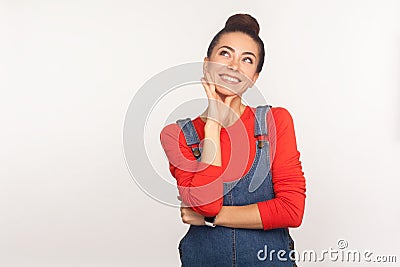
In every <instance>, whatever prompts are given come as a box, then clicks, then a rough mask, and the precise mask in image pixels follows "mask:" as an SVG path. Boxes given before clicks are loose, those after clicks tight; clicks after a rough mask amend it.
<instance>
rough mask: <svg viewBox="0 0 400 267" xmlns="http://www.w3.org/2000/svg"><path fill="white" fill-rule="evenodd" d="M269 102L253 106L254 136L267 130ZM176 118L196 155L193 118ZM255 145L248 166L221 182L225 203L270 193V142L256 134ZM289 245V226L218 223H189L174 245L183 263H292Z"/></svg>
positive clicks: (188, 266) (276, 266) (283, 266)
mask: <svg viewBox="0 0 400 267" xmlns="http://www.w3.org/2000/svg"><path fill="white" fill-rule="evenodd" d="M270 107H271V106H268V105H266V106H258V107H257V108H256V114H255V122H254V123H255V125H254V126H255V127H254V135H255V136H256V137H257V138H259V137H266V136H267V129H268V127H267V120H266V113H267V111H269V109H270ZM177 123H178V125H179V126H180V127H181V129H182V131H183V134H184V135H185V139H186V143H187V145H188V146H189V147H192V151H193V154H194V155H195V156H196V158H197V160H198V161H200V157H201V151H199V150H200V149H199V148H198V146H197V147H196V146H193V145H196V144H197V145H198V144H199V143H200V140H199V137H198V135H197V132H196V130H195V128H194V125H193V123H192V121H191V120H190V119H189V118H188V119H183V120H178V121H177ZM254 145H255V146H256V147H257V148H256V154H255V157H254V160H253V163H252V166H251V167H250V170H249V171H248V172H247V173H246V174H245V175H244V176H243V177H241V178H240V179H238V180H235V181H232V182H224V197H223V205H224V206H242V205H249V204H254V203H257V202H261V201H266V200H269V199H272V198H274V197H275V195H274V190H273V184H272V174H271V171H270V168H269V166H270V155H269V152H270V150H269V145H270V144H269V142H268V141H266V140H265V138H264V140H260V139H258V141H256V142H255V144H254ZM199 152H200V153H199ZM232 153H240V151H232ZM217 216H218V215H217ZM293 249H294V242H293V239H292V238H291V236H290V234H289V230H288V228H276V229H272V230H267V231H265V230H263V229H240V228H229V227H223V226H218V225H217V226H216V227H214V228H213V227H208V226H196V225H190V227H189V229H188V231H187V233H186V234H185V236H184V237H183V238H182V239H181V240H180V242H179V247H178V250H179V255H180V260H181V262H182V266H184V267H196V266H199V267H200V266H201V267H211V266H216V267H217V266H218V267H224V266H230V267H231V266H239V267H241V266H243V267H248V266H271V267H289V266H290V267H293V266H296V264H295V262H294V261H292V260H291V259H290V257H289V253H290V251H291V250H293ZM293 256H294V255H292V258H293Z"/></svg>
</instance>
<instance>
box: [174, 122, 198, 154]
mask: <svg viewBox="0 0 400 267" xmlns="http://www.w3.org/2000/svg"><path fill="white" fill-rule="evenodd" d="M176 123H177V124H178V125H179V127H180V128H181V129H182V131H183V135H184V136H185V140H186V144H187V145H188V146H189V147H190V148H191V149H192V153H193V155H194V156H195V157H196V159H199V158H200V156H201V151H200V149H199V143H200V139H199V136H198V135H197V132H196V129H195V128H194V125H193V122H192V120H191V119H190V118H186V119H180V120H177V121H176Z"/></svg>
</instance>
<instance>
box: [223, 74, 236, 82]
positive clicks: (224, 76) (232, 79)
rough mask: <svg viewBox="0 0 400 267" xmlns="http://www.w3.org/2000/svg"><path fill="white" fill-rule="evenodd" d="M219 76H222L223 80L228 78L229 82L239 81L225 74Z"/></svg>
mask: <svg viewBox="0 0 400 267" xmlns="http://www.w3.org/2000/svg"><path fill="white" fill-rule="evenodd" d="M221 78H223V79H225V80H228V81H231V82H236V83H238V82H239V79H236V78H232V77H229V76H226V75H222V76H221Z"/></svg>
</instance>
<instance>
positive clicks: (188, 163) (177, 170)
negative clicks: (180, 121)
mask: <svg viewBox="0 0 400 267" xmlns="http://www.w3.org/2000/svg"><path fill="white" fill-rule="evenodd" d="M160 141H161V145H162V147H163V149H164V151H165V154H166V155H167V158H168V161H169V169H170V172H171V174H172V176H174V177H175V179H176V181H177V186H178V190H179V194H180V196H181V198H182V201H183V202H184V203H186V204H187V205H189V206H191V208H192V209H193V210H194V211H196V212H197V213H200V214H202V215H204V216H215V215H217V214H218V213H219V211H220V209H221V207H222V203H223V181H222V179H218V178H219V177H220V176H221V174H222V167H219V166H215V165H209V164H206V163H203V162H198V161H196V158H195V157H194V155H193V153H192V150H191V148H190V147H188V146H187V145H186V141H185V137H184V135H183V132H182V131H181V129H180V127H179V126H178V125H177V124H169V125H167V126H165V127H164V129H163V130H162V131H161V134H160Z"/></svg>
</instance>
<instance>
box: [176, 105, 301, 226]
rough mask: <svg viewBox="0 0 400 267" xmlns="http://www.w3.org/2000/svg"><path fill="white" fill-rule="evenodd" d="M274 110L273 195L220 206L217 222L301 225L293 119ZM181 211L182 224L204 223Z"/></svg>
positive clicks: (299, 174) (298, 173)
mask: <svg viewBox="0 0 400 267" xmlns="http://www.w3.org/2000/svg"><path fill="white" fill-rule="evenodd" d="M273 111H274V119H275V123H276V142H277V145H276V154H275V158H274V161H273V163H272V175H273V184H274V192H275V198H274V199H271V200H267V201H263V202H259V203H255V204H251V205H245V206H223V207H222V208H221V210H220V212H219V214H218V215H217V218H216V221H215V223H216V225H220V226H225V227H232V228H248V229H264V230H268V229H273V228H281V227H298V226H299V225H300V224H301V221H302V217H303V213H304V201H305V179H304V176H303V172H302V169H301V163H300V161H299V156H300V154H299V152H298V151H297V146H296V139H295V133H294V126H293V121H292V118H291V116H290V114H289V112H288V111H287V110H285V109H283V108H275V109H273ZM271 124H272V123H271ZM271 124H269V125H271ZM269 132H270V133H272V132H273V131H269ZM273 138H274V137H273ZM271 155H273V153H271ZM181 212H182V214H181V215H182V220H183V222H185V223H191V224H196V225H202V224H203V223H204V221H203V218H202V217H201V216H197V215H196V214H192V213H191V211H189V210H185V208H181Z"/></svg>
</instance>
